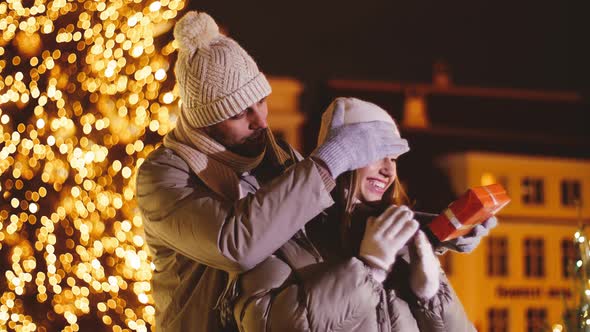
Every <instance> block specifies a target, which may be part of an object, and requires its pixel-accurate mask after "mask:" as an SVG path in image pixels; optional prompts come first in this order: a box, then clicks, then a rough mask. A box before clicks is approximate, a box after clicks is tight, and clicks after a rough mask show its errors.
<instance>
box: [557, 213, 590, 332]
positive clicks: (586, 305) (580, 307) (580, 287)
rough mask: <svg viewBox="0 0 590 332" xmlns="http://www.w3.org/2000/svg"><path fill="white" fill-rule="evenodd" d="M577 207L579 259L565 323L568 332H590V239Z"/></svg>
mask: <svg viewBox="0 0 590 332" xmlns="http://www.w3.org/2000/svg"><path fill="white" fill-rule="evenodd" d="M576 206H577V209H578V230H577V231H576V233H575V234H574V238H573V242H574V246H575V248H576V249H577V258H576V259H575V261H574V262H572V263H573V264H572V266H571V270H572V271H573V272H572V276H573V277H574V285H573V294H574V303H567V302H566V300H565V298H564V303H565V311H564V315H563V321H564V325H565V331H567V332H573V331H579V332H590V239H589V238H588V236H587V234H586V227H585V225H584V223H583V222H582V206H581V205H580V203H579V202H576ZM558 332H561V330H560V331H558Z"/></svg>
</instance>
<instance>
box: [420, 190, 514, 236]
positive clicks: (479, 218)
mask: <svg viewBox="0 0 590 332" xmlns="http://www.w3.org/2000/svg"><path fill="white" fill-rule="evenodd" d="M509 202H510V197H508V195H507V194H506V189H504V187H502V185H500V184H491V185H488V186H482V187H474V188H471V189H469V190H467V192H465V193H464V194H463V195H461V196H460V197H459V198H458V199H457V200H455V201H454V202H452V203H451V204H449V207H448V208H446V209H445V210H444V211H443V212H442V213H441V214H440V215H438V216H437V217H436V218H434V219H433V220H432V222H431V223H430V224H429V225H428V228H429V229H430V232H431V233H432V234H433V235H434V236H435V237H436V238H437V239H438V240H439V241H441V242H442V241H448V240H451V239H454V238H457V237H459V236H462V235H465V234H467V233H469V232H470V231H471V229H472V228H473V227H475V226H477V225H479V224H481V223H482V222H484V221H486V220H487V219H488V218H489V217H491V216H493V215H494V214H496V213H497V212H498V211H500V209H502V208H503V207H504V206H506V204H508V203H509Z"/></svg>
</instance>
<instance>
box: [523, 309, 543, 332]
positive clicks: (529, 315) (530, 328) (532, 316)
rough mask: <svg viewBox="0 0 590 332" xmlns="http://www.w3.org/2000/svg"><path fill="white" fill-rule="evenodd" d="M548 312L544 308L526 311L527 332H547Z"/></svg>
mask: <svg viewBox="0 0 590 332" xmlns="http://www.w3.org/2000/svg"><path fill="white" fill-rule="evenodd" d="M546 319H547V310H546V309H544V308H529V309H527V311H526V320H527V332H543V331H547V329H548V327H547V322H546Z"/></svg>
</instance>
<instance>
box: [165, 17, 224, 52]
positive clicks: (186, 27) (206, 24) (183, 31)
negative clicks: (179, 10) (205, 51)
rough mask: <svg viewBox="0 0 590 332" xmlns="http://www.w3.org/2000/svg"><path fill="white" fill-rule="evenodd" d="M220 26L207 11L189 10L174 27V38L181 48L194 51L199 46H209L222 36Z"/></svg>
mask: <svg viewBox="0 0 590 332" xmlns="http://www.w3.org/2000/svg"><path fill="white" fill-rule="evenodd" d="M220 35H221V34H220V33H219V27H218V26H217V23H215V20H214V19H213V18H212V17H211V16H209V14H207V13H199V12H197V11H192V12H188V13H187V14H186V15H184V17H182V18H181V19H180V20H179V21H178V22H177V23H176V26H175V27H174V38H175V39H176V41H177V42H178V46H179V48H180V50H185V51H188V52H189V53H191V54H192V53H194V52H195V51H196V50H197V49H198V48H201V47H205V46H208V45H209V44H210V43H211V41H213V40H214V39H215V38H217V37H218V36H220Z"/></svg>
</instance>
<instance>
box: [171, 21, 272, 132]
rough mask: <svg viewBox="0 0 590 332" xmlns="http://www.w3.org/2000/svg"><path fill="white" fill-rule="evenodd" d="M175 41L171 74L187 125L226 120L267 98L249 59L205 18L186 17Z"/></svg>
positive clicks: (260, 77) (262, 81) (261, 79)
mask: <svg viewBox="0 0 590 332" xmlns="http://www.w3.org/2000/svg"><path fill="white" fill-rule="evenodd" d="M174 38H175V39H176V41H177V42H178V46H179V52H178V59H177V61H176V66H175V68H174V72H175V74H176V80H177V81H178V85H179V88H180V97H181V98H182V103H183V105H182V112H184V114H185V115H186V118H187V119H188V121H189V122H190V125H191V126H194V127H196V128H201V127H206V126H210V125H213V124H216V123H219V122H221V121H223V120H226V119H229V118H231V117H232V116H234V115H237V114H239V113H241V112H242V111H243V110H245V109H246V108H248V107H249V106H251V105H253V104H254V103H256V102H258V101H260V100H261V99H262V98H264V97H266V96H268V95H269V94H270V92H271V88H270V85H269V84H268V81H267V80H266V77H264V74H262V73H261V72H260V71H259V70H258V66H256V63H255V62H254V60H253V59H252V57H250V55H249V54H248V53H246V51H245V50H244V49H243V48H242V47H240V45H238V43H236V42H235V41H234V40H233V39H231V38H228V37H226V36H224V35H223V34H221V33H220V32H219V27H218V26H217V24H216V23H215V21H214V20H213V18H211V16H209V15H208V14H206V13H198V12H196V11H191V12H188V13H187V14H186V15H185V16H184V17H182V18H181V19H180V20H179V21H178V22H177V23H176V26H175V27H174Z"/></svg>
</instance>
